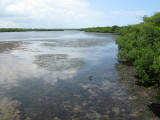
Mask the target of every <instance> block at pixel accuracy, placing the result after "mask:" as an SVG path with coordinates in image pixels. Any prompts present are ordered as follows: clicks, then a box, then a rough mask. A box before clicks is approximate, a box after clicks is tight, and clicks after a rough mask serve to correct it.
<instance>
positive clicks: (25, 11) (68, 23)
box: [0, 0, 104, 28]
mask: <svg viewBox="0 0 160 120" xmlns="http://www.w3.org/2000/svg"><path fill="white" fill-rule="evenodd" d="M9 1H10V2H9ZM0 4H1V5H3V8H1V12H0V16H2V15H1V14H2V13H3V14H4V13H5V14H7V16H8V17H6V16H5V17H1V19H3V20H5V21H8V22H10V23H12V22H13V23H14V24H15V22H16V21H17V23H16V24H19V25H20V24H21V26H22V27H50V28H54V27H55V28H61V27H86V26H92V25H95V24H97V21H99V22H100V20H101V18H102V17H103V16H104V14H103V13H100V12H96V11H93V10H90V9H89V3H87V2H82V1H80V0H15V1H14V2H13V1H12V0H2V1H1V2H0ZM9 16H12V18H11V17H9ZM13 16H14V17H13ZM27 20H28V22H27V23H26V21H27Z"/></svg>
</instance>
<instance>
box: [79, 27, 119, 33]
mask: <svg viewBox="0 0 160 120" xmlns="http://www.w3.org/2000/svg"><path fill="white" fill-rule="evenodd" d="M120 28H121V27H119V26H117V25H114V26H112V27H93V28H81V29H79V30H80V31H85V32H101V33H117V32H118V31H119V29H120Z"/></svg>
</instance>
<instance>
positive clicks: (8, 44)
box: [0, 41, 27, 53]
mask: <svg viewBox="0 0 160 120" xmlns="http://www.w3.org/2000/svg"><path fill="white" fill-rule="evenodd" d="M23 44H27V43H26V42H21V41H3V42H0V53H3V52H9V51H11V50H14V49H16V48H18V47H20V46H21V45H23Z"/></svg>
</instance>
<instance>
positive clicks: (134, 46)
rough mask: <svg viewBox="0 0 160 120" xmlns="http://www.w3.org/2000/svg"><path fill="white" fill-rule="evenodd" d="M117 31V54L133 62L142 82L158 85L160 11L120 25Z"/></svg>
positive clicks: (158, 95)
mask: <svg viewBox="0 0 160 120" xmlns="http://www.w3.org/2000/svg"><path fill="white" fill-rule="evenodd" d="M118 32H119V34H121V37H119V38H117V40H116V43H117V44H118V45H119V48H120V51H119V54H118V56H119V57H120V58H122V59H126V60H127V61H129V62H132V63H133V65H134V66H135V67H136V71H137V76H138V77H139V78H140V79H141V82H142V83H143V84H147V85H150V88H152V87H160V12H158V13H155V14H154V15H153V16H151V17H147V16H144V18H143V22H142V23H140V24H136V25H130V26H127V27H122V28H121V29H120V30H119V31H118ZM157 97H160V93H157Z"/></svg>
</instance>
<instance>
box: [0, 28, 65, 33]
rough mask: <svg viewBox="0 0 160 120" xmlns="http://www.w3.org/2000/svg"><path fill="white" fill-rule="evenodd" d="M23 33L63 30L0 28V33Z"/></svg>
mask: <svg viewBox="0 0 160 120" xmlns="http://www.w3.org/2000/svg"><path fill="white" fill-rule="evenodd" d="M25 31H64V29H23V28H0V32H25Z"/></svg>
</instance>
